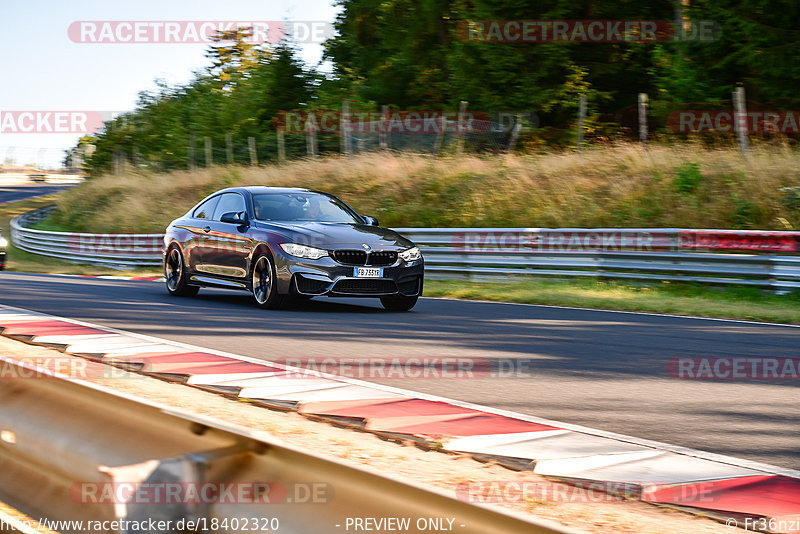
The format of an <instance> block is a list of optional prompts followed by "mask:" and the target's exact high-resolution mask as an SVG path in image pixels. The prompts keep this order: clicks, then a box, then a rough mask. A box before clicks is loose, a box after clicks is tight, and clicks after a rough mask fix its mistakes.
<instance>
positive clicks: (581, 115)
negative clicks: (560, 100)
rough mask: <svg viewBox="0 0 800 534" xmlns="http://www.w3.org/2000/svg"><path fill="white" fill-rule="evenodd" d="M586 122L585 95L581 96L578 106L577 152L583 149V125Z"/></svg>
mask: <svg viewBox="0 0 800 534" xmlns="http://www.w3.org/2000/svg"><path fill="white" fill-rule="evenodd" d="M585 120H586V93H582V94H581V101H580V104H578V140H577V142H576V144H577V147H578V150H580V149H581V148H582V147H583V123H584V121H585Z"/></svg>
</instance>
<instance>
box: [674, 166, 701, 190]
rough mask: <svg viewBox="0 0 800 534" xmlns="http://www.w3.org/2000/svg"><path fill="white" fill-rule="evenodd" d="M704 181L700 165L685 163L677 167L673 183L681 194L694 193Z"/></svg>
mask: <svg viewBox="0 0 800 534" xmlns="http://www.w3.org/2000/svg"><path fill="white" fill-rule="evenodd" d="M702 181H703V174H702V173H701V172H700V164H699V163H684V164H683V165H679V166H678V167H675V179H674V180H673V181H672V183H673V184H675V188H676V189H677V190H678V191H680V192H681V193H691V192H693V191H694V190H695V189H697V186H699V185H700V182H702Z"/></svg>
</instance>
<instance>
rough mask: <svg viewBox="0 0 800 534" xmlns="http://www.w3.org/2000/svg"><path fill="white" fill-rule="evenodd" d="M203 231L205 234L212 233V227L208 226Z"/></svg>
mask: <svg viewBox="0 0 800 534" xmlns="http://www.w3.org/2000/svg"><path fill="white" fill-rule="evenodd" d="M203 231H204V232H205V233H208V232H210V231H211V227H210V226H206V227H205V228H203Z"/></svg>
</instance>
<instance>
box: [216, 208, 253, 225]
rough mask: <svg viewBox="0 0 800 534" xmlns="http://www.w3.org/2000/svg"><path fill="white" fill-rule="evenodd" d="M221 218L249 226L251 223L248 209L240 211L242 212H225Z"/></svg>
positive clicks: (225, 221)
mask: <svg viewBox="0 0 800 534" xmlns="http://www.w3.org/2000/svg"><path fill="white" fill-rule="evenodd" d="M219 220H220V222H224V223H228V224H235V225H238V226H247V225H248V224H249V221H248V219H247V212H246V211H240V212H235V211H231V212H228V213H223V214H222V217H220V218H219Z"/></svg>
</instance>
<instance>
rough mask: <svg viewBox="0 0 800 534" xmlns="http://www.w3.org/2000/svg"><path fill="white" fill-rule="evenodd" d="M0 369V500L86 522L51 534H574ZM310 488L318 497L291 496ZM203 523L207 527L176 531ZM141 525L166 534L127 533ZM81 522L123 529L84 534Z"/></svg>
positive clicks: (238, 432)
mask: <svg viewBox="0 0 800 534" xmlns="http://www.w3.org/2000/svg"><path fill="white" fill-rule="evenodd" d="M0 364H2V367H3V369H4V371H5V374H4V376H6V378H4V379H0V399H3V405H4V406H3V410H0V429H2V433H1V434H0V500H2V501H3V502H6V503H8V504H9V505H11V506H13V507H14V508H16V509H18V510H20V511H22V512H24V513H26V514H28V515H30V516H32V517H44V518H47V519H48V520H50V521H54V520H55V521H83V522H84V524H83V528H80V527H77V526H73V528H70V527H68V526H62V528H60V529H58V531H59V532H64V533H67V532H82V533H83V534H85V532H87V531H100V530H103V531H104V532H116V533H119V534H127V533H131V534H132V533H134V532H136V533H137V534H138V533H139V532H148V531H150V532H153V531H162V532H172V531H204V532H209V531H211V532H230V533H234V532H252V531H254V530H258V531H264V530H269V531H277V532H290V533H293V534H306V533H308V534H311V533H313V534H319V533H326V532H344V531H346V530H353V529H346V528H345V525H346V524H347V519H348V518H364V517H372V518H381V517H392V518H409V520H410V524H411V527H410V528H408V529H407V530H404V532H408V533H409V534H415V533H420V534H421V533H422V532H429V530H428V529H425V528H414V526H415V525H416V524H417V520H418V519H420V518H423V519H424V518H452V519H454V520H455V525H454V528H453V529H452V530H454V531H457V532H461V533H464V534H485V533H486V532H496V533H498V534H518V533H520V532H530V533H532V534H545V533H547V534H556V533H561V534H569V533H576V531H575V530H572V529H569V528H566V527H562V526H559V525H556V524H554V523H551V522H549V521H545V520H535V519H532V518H530V517H527V516H523V515H521V514H517V513H513V512H506V511H502V510H498V509H497V508H490V507H487V506H483V505H480V504H473V503H468V502H465V501H461V500H459V499H456V498H454V497H453V496H451V495H450V494H448V493H445V492H443V491H440V490H436V489H429V488H423V487H421V486H418V485H414V484H410V483H407V482H403V481H400V480H399V479H394V478H390V477H386V476H382V475H378V474H375V473H373V472H370V471H368V470H365V469H361V468H357V467H353V466H350V465H347V464H345V463H343V462H339V461H337V460H332V459H326V458H322V457H320V456H317V455H314V454H311V453H309V452H306V451H302V450H299V449H296V448H293V447H290V446H287V445H283V444H280V443H278V442H276V441H274V440H273V439H272V438H271V437H270V436H269V435H268V434H266V433H264V432H256V431H250V430H247V429H243V428H239V427H233V426H226V425H224V424H222V423H220V422H217V421H215V420H212V419H209V418H206V417H204V416H200V415H196V414H192V413H189V412H185V411H182V410H179V409H176V408H172V407H168V406H164V405H160V404H157V403H153V402H150V401H145V400H143V399H138V398H135V397H131V396H128V395H126V394H123V393H120V392H116V391H113V390H110V389H107V388H104V387H102V386H98V385H94V384H90V383H87V382H83V381H80V380H77V379H74V378H70V377H67V376H63V375H58V374H56V373H53V372H52V371H50V370H47V369H44V368H37V367H35V366H34V365H32V364H30V363H23V362H20V361H17V360H15V359H13V358H8V357H4V356H0ZM9 376H15V377H20V378H28V379H11V378H8V377H9ZM315 484H317V485H315ZM190 486H191V487H194V488H195V492H196V495H197V497H196V498H194V499H183V498H181V497H180V496H188V495H191V494H192V493H193V492H191V491H189V487H190ZM156 487H160V488H161V492H159V491H157V490H156ZM206 487H211V488H216V490H217V491H216V492H211V493H209V492H207V491H206ZM226 487H227V488H228V490H227V491H226V490H225V488H226ZM309 487H315V488H320V491H318V492H317V491H315V492H313V494H308V493H307V492H306V491H303V492H297V491H292V489H293V488H295V489H296V488H309ZM167 488H174V489H175V491H176V493H175V494H176V495H178V496H177V497H174V498H173V497H170V495H172V494H171V493H169V490H168V489H167ZM258 488H261V490H260V491H258V490H257V489H258ZM140 490H141V492H140ZM165 491H166V492H167V493H166V494H165V493H164V492H165ZM298 493H302V495H300V496H299V497H300V498H299V499H298ZM159 495H161V497H159ZM208 495H211V497H210V498H209V497H208ZM203 518H205V519H206V523H205V525H207V527H203V528H191V527H184V528H178V529H175V525H176V524H179V523H178V522H179V521H181V520H184V524H185V522H186V521H193V522H194V524H195V525H198V524H202V523H201V521H202V520H203ZM213 519H216V520H217V524H218V527H216V528H214V527H213V524H214V523H212V520H213ZM148 520H155V521H171V522H172V523H171V525H172V528H170V529H169V530H165V529H164V528H161V527H156V530H153V529H152V528H151V529H148V528H138V529H137V528H132V527H130V528H124V527H125V526H127V525H130V524H131V523H130V522H145V524H146V522H147V521H148ZM222 520H227V521H226V522H225V523H224V524H223V523H222ZM273 520H274V522H273ZM86 521H109V522H111V521H120V522H119V523H116V524H115V523H108V524H107V525H108V526H104V527H103V528H102V529H99V528H88V529H87V528H86V523H85V522H86ZM121 521H126V522H129V523H122V522H121ZM253 521H255V526H254V523H253ZM275 522H277V525H276V524H275ZM140 524H141V523H140ZM115 525H116V526H115ZM276 526H277V527H278V528H275V527H276ZM256 527H257V528H256ZM384 530H386V531H388V530H391V529H381V531H384Z"/></svg>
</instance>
